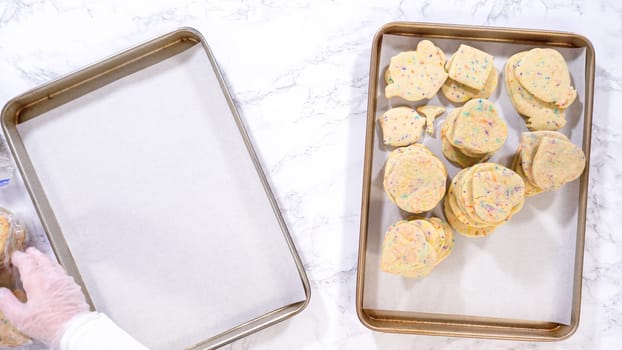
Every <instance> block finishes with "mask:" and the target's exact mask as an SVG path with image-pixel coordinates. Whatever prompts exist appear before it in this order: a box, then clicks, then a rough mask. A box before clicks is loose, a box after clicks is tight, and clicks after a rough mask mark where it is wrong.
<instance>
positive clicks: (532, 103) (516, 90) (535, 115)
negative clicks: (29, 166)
mask: <svg viewBox="0 0 622 350" xmlns="http://www.w3.org/2000/svg"><path fill="white" fill-rule="evenodd" d="M526 54H527V53H526V52H519V53H517V54H515V55H512V56H511V57H510V58H508V60H507V62H506V64H505V70H504V73H505V74H504V75H505V85H506V88H507V91H508V94H509V95H510V102H512V105H513V106H514V108H515V109H516V111H517V112H518V113H519V114H520V115H522V116H523V117H524V118H525V122H526V124H527V128H528V129H529V130H531V131H537V130H559V129H561V128H562V127H563V126H564V125H566V109H565V108H560V107H558V106H557V105H555V104H554V103H549V102H544V101H542V100H540V99H538V98H537V97H535V96H534V95H533V94H531V93H530V92H529V91H528V90H526V89H525V88H524V87H523V86H522V85H521V84H520V82H519V81H518V79H517V78H516V67H517V66H518V65H519V63H520V62H521V60H522V59H523V58H524V57H525V55H526Z"/></svg>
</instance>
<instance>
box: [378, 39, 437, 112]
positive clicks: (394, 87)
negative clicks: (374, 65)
mask: <svg viewBox="0 0 622 350" xmlns="http://www.w3.org/2000/svg"><path fill="white" fill-rule="evenodd" d="M444 64H445V54H444V53H443V52H442V51H441V50H440V49H439V48H437V47H436V46H435V45H434V44H432V42H430V41H429V40H422V41H420V42H419V44H418V45H417V51H407V52H401V53H399V54H397V55H396V56H393V57H392V58H391V63H390V65H389V77H390V79H391V80H393V83H389V84H388V85H387V86H386V88H385V96H386V97H387V98H391V97H395V96H400V97H402V98H404V99H406V100H408V101H419V100H423V99H426V98H427V99H429V98H432V97H433V96H434V95H435V94H436V92H438V90H439V89H440V88H441V86H442V85H443V83H444V82H445V80H446V79H447V73H446V72H445V69H444V68H443V65H444ZM385 79H386V77H385Z"/></svg>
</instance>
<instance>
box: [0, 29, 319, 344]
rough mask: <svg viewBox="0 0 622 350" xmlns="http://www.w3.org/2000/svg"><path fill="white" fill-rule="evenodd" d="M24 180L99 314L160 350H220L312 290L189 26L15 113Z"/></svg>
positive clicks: (300, 303)
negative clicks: (103, 313)
mask: <svg viewBox="0 0 622 350" xmlns="http://www.w3.org/2000/svg"><path fill="white" fill-rule="evenodd" d="M2 125H3V129H4V131H5V133H6V135H7V141H8V143H9V145H10V147H11V150H12V152H13V155H14V157H15V161H16V163H17V165H18V167H19V170H20V173H21V175H22V176H23V178H24V181H25V184H26V186H27V189H28V191H29V192H30V195H31V198H32V200H33V202H34V204H35V207H36V210H37V212H38V214H39V217H40V219H41V222H42V224H43V227H44V229H45V231H46V234H47V235H48V238H49V240H50V242H51V244H52V248H53V250H54V252H55V253H56V256H57V257H58V259H59V261H60V262H61V264H62V265H63V266H64V267H65V268H66V269H67V271H68V272H69V273H70V274H71V275H72V276H73V277H74V278H75V279H76V280H77V281H78V283H79V284H81V286H82V288H83V290H84V291H85V292H86V294H87V298H88V300H89V303H90V304H91V306H92V307H93V308H96V309H97V310H100V311H103V312H105V313H107V314H108V315H109V316H110V317H111V318H112V319H113V320H114V321H115V322H116V323H118V324H120V325H121V326H122V327H123V328H124V329H126V330H127V331H128V332H129V333H131V334H132V335H134V336H135V337H136V338H137V339H139V340H140V341H141V342H143V343H144V344H145V345H147V346H148V347H149V348H150V349H154V350H158V349H162V350H164V349H197V350H198V349H214V348H217V347H219V346H222V345H224V344H227V343H229V342H231V341H233V340H235V339H238V338H240V337H243V336H245V335H248V334H250V333H252V332H255V331H257V330H259V329H262V328H264V327H267V326H270V325H272V324H275V323H277V322H279V321H282V320H284V319H286V318H289V317H291V316H293V315H294V314H296V313H298V312H300V311H301V310H302V309H304V308H305V306H306V305H307V304H308V302H309V298H310V288H309V284H308V280H307V277H306V275H305V272H304V269H303V267H302V263H301V261H300V258H299V256H298V254H297V252H296V249H295V247H294V245H293V242H292V240H291V237H290V235H289V233H288V231H287V227H286V225H285V223H284V221H283V218H282V216H281V214H280V211H279V209H278V206H277V203H276V200H275V198H274V196H273V194H272V192H271V190H270V186H269V184H268V181H267V179H266V177H265V175H264V173H263V170H262V167H261V164H260V161H259V159H258V158H257V156H256V154H255V151H254V149H253V145H252V142H251V140H250V138H249V136H248V134H247V132H246V130H245V127H244V124H243V122H242V119H241V118H240V116H239V115H238V113H237V111H236V109H235V106H234V104H233V102H232V100H231V97H230V95H229V93H228V91H227V89H226V86H225V83H224V81H223V79H222V76H221V74H220V71H219V69H218V66H217V64H216V61H215V59H214V57H213V55H212V53H211V51H210V49H209V47H208V46H207V44H206V42H205V39H204V38H203V37H202V36H201V34H200V33H198V32H197V31H195V30H193V29H189V28H182V29H180V30H177V31H174V32H172V33H169V34H166V35H164V36H161V37H159V38H156V39H154V40H151V41H149V42H147V43H144V44H141V45H139V46H137V47H134V48H132V49H129V50H127V51H124V52H122V53H120V54H118V55H115V56H113V57H111V58H108V59H106V60H103V61H101V62H99V63H96V64H94V65H92V66H89V67H87V68H85V69H83V70H80V71H78V72H75V73H73V74H70V75H68V76H66V77H63V78H61V79H59V80H56V81H53V82H51V83H49V84H47V85H45V86H42V87H39V88H36V89H34V90H32V91H30V92H27V93H25V94H23V95H21V96H18V97H16V98H14V99H12V100H11V101H9V102H8V103H7V105H6V106H5V108H4V110H3V114H2Z"/></svg>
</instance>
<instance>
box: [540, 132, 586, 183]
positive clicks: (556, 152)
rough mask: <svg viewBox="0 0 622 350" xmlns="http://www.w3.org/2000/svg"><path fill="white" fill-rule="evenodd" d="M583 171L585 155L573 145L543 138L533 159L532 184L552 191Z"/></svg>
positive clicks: (572, 179) (555, 139)
mask: <svg viewBox="0 0 622 350" xmlns="http://www.w3.org/2000/svg"><path fill="white" fill-rule="evenodd" d="M583 169H585V154H583V151H582V150H581V148H579V147H577V146H576V145H575V144H573V143H571V142H569V141H565V140H560V139H557V138H552V137H543V138H542V140H541V141H540V145H539V146H538V150H537V151H536V154H535V156H534V158H533V164H532V173H533V179H534V183H535V184H536V185H537V186H538V187H540V188H542V189H543V190H545V191H547V190H553V189H557V188H559V187H561V186H562V185H564V184H566V183H568V182H571V181H574V180H575V179H577V178H578V177H579V176H581V174H582V173H583Z"/></svg>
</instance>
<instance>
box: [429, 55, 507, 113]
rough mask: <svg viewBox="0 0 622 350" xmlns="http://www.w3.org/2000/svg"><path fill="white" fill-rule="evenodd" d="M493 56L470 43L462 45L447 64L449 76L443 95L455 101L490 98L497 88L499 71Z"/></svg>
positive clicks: (442, 90)
mask: <svg viewBox="0 0 622 350" xmlns="http://www.w3.org/2000/svg"><path fill="white" fill-rule="evenodd" d="M493 59H494V58H493V56H492V55H489V54H487V53H486V52H484V51H481V50H478V49H476V48H474V47H471V46H468V45H460V47H459V48H458V51H456V53H454V54H453V56H451V59H450V60H449V61H448V62H447V64H446V65H445V70H446V71H447V75H448V76H449V78H448V79H447V80H446V81H445V83H444V84H443V86H442V87H441V92H442V93H443V95H444V96H445V97H446V98H447V99H448V100H450V101H451V102H455V103H462V102H466V101H468V100H470V99H473V98H479V97H482V98H488V97H490V95H492V93H493V91H494V90H495V89H496V88H497V83H498V75H499V73H498V72H497V70H496V69H495V67H494V66H493V63H494V61H493Z"/></svg>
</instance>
